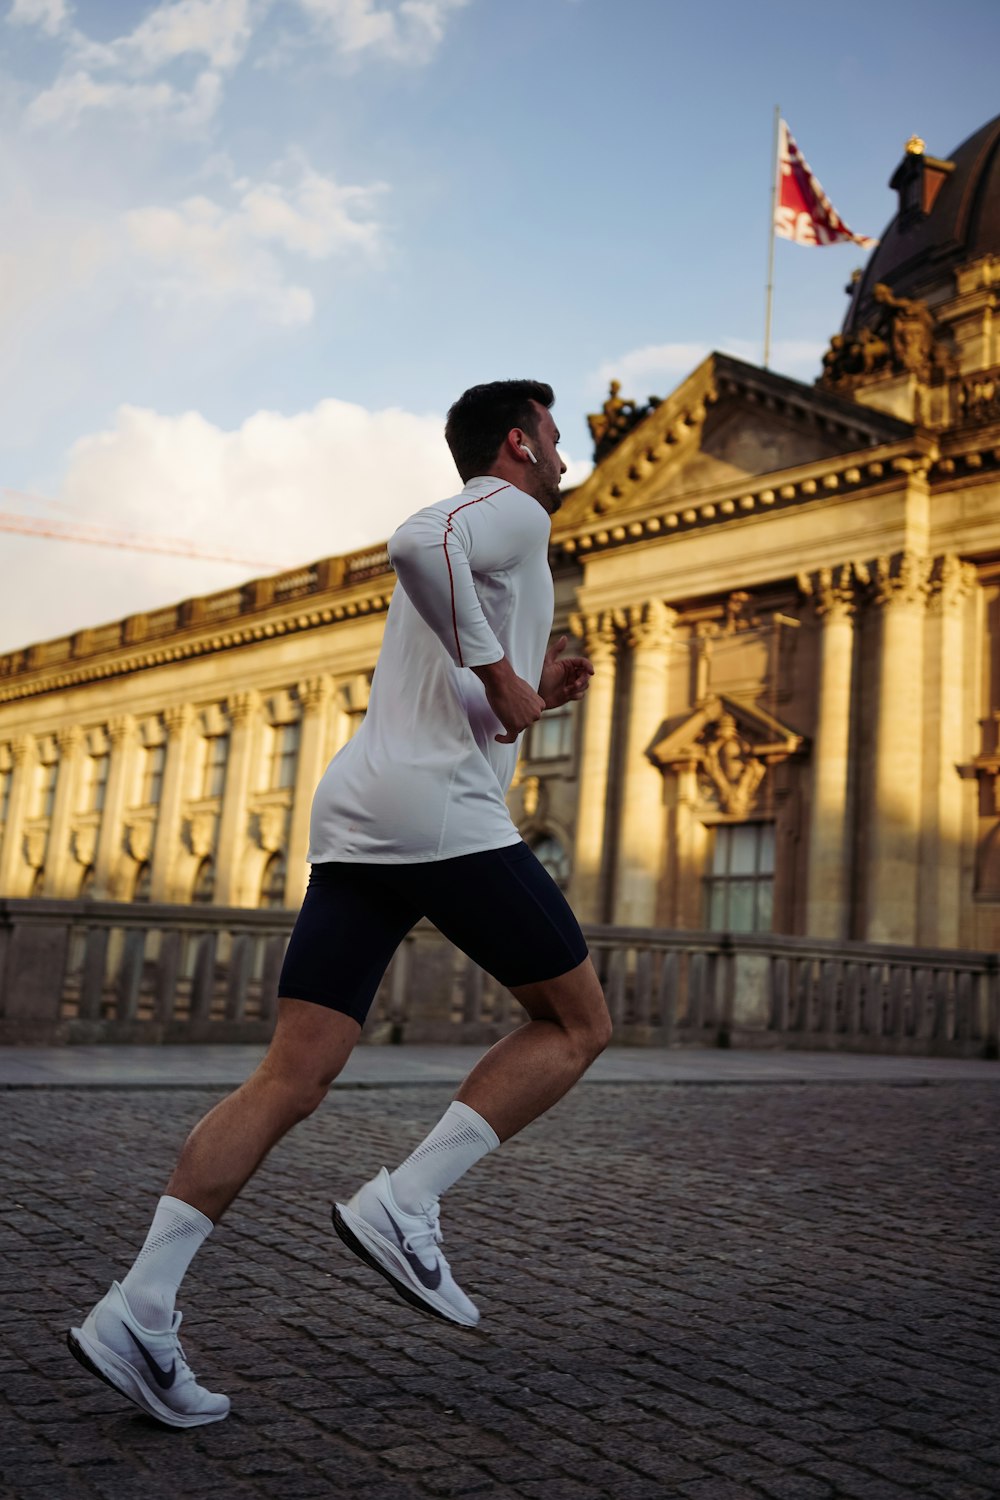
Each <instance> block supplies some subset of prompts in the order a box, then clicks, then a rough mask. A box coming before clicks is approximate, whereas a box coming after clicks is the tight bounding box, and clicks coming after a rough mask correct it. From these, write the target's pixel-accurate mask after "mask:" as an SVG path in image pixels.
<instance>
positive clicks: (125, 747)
mask: <svg viewBox="0 0 1000 1500" xmlns="http://www.w3.org/2000/svg"><path fill="white" fill-rule="evenodd" d="M108 741H109V743H110V746H111V759H110V764H109V766H108V784H107V786H106V787H105V790H104V809H103V811H102V813H101V831H100V833H99V834H98V838H97V857H96V859H95V861H94V884H93V893H94V895H95V896H97V897H103V898H104V899H105V900H107V901H117V900H121V899H122V892H121V875H122V870H121V852H122V847H123V845H122V841H123V838H124V834H125V819H124V812H125V797H126V795H127V793H128V778H129V773H130V772H131V770H132V755H133V752H134V750H135V719H134V718H133V717H132V715H131V714H119V715H118V716H117V717H116V718H114V719H111V720H109V721H108Z"/></svg>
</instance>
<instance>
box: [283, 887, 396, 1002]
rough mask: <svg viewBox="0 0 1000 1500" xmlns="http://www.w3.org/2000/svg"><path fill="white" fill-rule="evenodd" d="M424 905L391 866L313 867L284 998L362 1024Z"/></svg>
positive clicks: (286, 968)
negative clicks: (404, 887) (402, 887)
mask: <svg viewBox="0 0 1000 1500" xmlns="http://www.w3.org/2000/svg"><path fill="white" fill-rule="evenodd" d="M420 916H421V909H420V906H419V905H418V904H417V903H415V902H414V901H413V900H412V899H411V898H410V897H409V896H408V895H407V893H406V892H405V891H401V890H400V889H399V887H398V883H397V882H395V881H394V880H393V878H392V872H391V869H390V870H388V871H387V870H384V869H383V868H382V867H381V866H378V865H370V864H348V863H347V862H342V861H338V862H332V861H331V862H329V863H324V864H316V865H313V867H312V872H311V874H310V877H309V887H308V889H307V891H306V896H305V900H304V901H303V903H302V908H301V910H300V912H299V915H298V917H297V918H296V921H295V926H294V928H293V929H292V935H291V938H290V939H289V943H288V949H287V951H286V953H285V960H284V963H283V965H282V969H281V976H280V978H279V980H278V995H279V997H280V998H287V999H292V1000H304V1001H309V1002H310V1003H311V1004H313V1005H315V1006H323V1007H327V1008H329V1009H330V1010H333V1011H338V1012H340V1013H341V1014H343V1015H345V1016H349V1017H350V1018H351V1019H352V1020H354V1021H356V1022H357V1023H358V1025H359V1026H363V1025H364V1022H365V1017H366V1016H367V1014H368V1011H369V1008H370V1006H371V1003H372V1001H373V999H374V998H375V994H376V992H377V990H378V987H379V985H380V983H381V982H382V976H383V974H384V973H385V971H386V969H387V968H388V965H389V961H390V959H391V958H392V955H393V954H394V953H395V951H396V949H397V948H398V947H399V944H400V943H401V942H402V941H403V938H404V937H405V936H406V934H407V933H408V932H409V930H410V928H411V927H412V926H413V925H414V924H415V923H416V922H418V921H419V920H420Z"/></svg>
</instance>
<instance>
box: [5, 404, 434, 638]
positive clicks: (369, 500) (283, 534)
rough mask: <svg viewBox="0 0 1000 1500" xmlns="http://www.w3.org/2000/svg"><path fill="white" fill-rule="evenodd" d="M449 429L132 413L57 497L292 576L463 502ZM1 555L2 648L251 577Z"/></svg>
mask: <svg viewBox="0 0 1000 1500" xmlns="http://www.w3.org/2000/svg"><path fill="white" fill-rule="evenodd" d="M443 432H444V418H443V416H432V415H417V414H414V413H412V412H406V411H400V410H398V409H395V408H391V409H387V410H383V411H368V410H367V409H366V408H364V407H362V406H357V405H354V404H352V403H350V402H346V401H339V400H333V399H330V400H326V401H321V402H320V403H319V405H317V406H316V407H314V408H313V409H312V410H310V411H304V412H300V413H297V414H295V415H292V416H283V415H281V414H279V413H277V412H269V411H261V412H257V413H256V414H255V415H254V416H252V417H250V418H248V419H247V420H246V421H245V422H244V423H243V424H242V426H240V427H239V428H237V429H236V430H233V431H225V430H223V429H221V428H219V427H216V426H214V425H213V424H212V423H210V422H208V421H206V420H205V418H204V417H202V416H201V415H199V414H198V413H197V412H187V413H185V414H184V415H182V416H176V417H172V416H164V415H162V414H160V413H157V412H154V411H148V410H141V409H138V408H135V407H122V408H121V409H120V410H119V412H118V413H117V416H116V419H115V422H114V425H113V426H112V427H111V428H110V429H109V430H107V431H104V432H99V433H96V434H94V435H92V436H90V437H87V438H84V439H82V440H81V441H80V442H78V443H77V444H76V445H75V446H74V448H73V449H72V451H71V453H70V457H69V463H68V468H67V472H66V477H65V481H64V484H63V486H62V488H61V493H60V497H59V498H60V499H61V500H62V501H63V502H68V504H69V505H70V507H71V510H72V513H73V515H74V517H76V518H77V519H79V520H80V521H86V522H88V523H93V524H97V523H100V524H104V525H108V526H112V527H115V528H116V529H119V530H125V531H141V532H146V533H157V534H159V535H161V536H162V535H166V536H177V537H190V538H194V539H196V540H197V543H198V545H200V546H201V547H202V548H203V549H204V550H207V551H211V550H223V551H226V552H228V553H236V554H238V555H241V556H244V557H250V558H253V557H272V558H273V559H274V565H275V567H281V566H289V567H294V566H296V565H298V564H299V563H303V562H309V561H312V560H314V559H315V558H318V557H323V556H327V555H330V554H336V553H339V552H345V551H352V550H354V549H356V548H360V547H365V546H368V545H369V544H371V543H373V542H378V541H381V540H384V539H385V538H386V537H388V536H389V535H390V533H391V532H392V531H393V530H394V529H395V527H396V526H397V525H398V524H399V522H400V521H402V520H403V519H404V518H405V517H406V516H407V515H409V514H410V513H411V512H412V511H414V510H417V509H419V508H420V507H421V506H423V505H427V504H429V503H430V502H431V501H433V500H437V499H440V498H442V496H445V495H448V494H454V493H456V492H457V490H458V489H459V488H460V487H461V482H460V480H459V479H458V476H457V475H456V473H455V469H454V465H453V463H452V460H451V456H450V454H449V453H448V450H447V448H446V446H445V442H444V436H443ZM59 519H60V520H62V519H66V518H65V517H63V516H62V515H60V517H59ZM4 549H5V553H6V554H7V557H8V562H9V564H10V566H9V568H8V569H6V570H5V574H6V576H5V584H4V590H3V594H2V602H0V650H5V649H11V648H12V647H14V646H16V645H23V644H25V643H26V642H28V641H33V640H43V639H46V638H49V637H52V636H57V635H60V634H63V633H68V632H70V631H72V630H75V629H79V628H82V627H83V626H85V625H88V624H94V623H97V622H100V621H102V620H108V619H115V618H117V617H118V616H120V615H124V614H128V613H131V612H134V611H137V610H146V609H154V608H156V607H158V606H162V605H165V604H169V603H171V602H172V601H174V600H178V599H181V598H184V597H186V596H188V595H190V594H196V593H209V592H212V591H213V590H216V589H221V588H225V587H228V586H230V585H232V584H235V583H238V582H239V581H240V580H241V579H242V578H246V577H249V576H251V575H252V571H253V570H252V569H250V568H248V567H243V568H239V567H233V566H231V565H227V564H223V563H210V562H204V563H202V562H190V561H185V560H182V559H176V558H167V557H160V556H154V555H150V554H146V553H140V552H136V553H132V552H121V551H110V550H109V551H107V552H105V551H104V549H101V548H97V547H90V546H88V547H84V546H71V545H69V544H66V543H59V542H55V541H28V540H27V539H23V538H12V537H6V538H5V539H4ZM40 576H44V578H45V588H44V589H40V588H39V587H38V579H39V577H40Z"/></svg>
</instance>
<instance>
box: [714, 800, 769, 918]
mask: <svg viewBox="0 0 1000 1500" xmlns="http://www.w3.org/2000/svg"><path fill="white" fill-rule="evenodd" d="M705 887H706V892H705V893H706V898H707V899H706V911H707V917H708V922H707V925H708V927H709V928H710V929H711V930H712V931H713V932H770V931H771V925H772V919H773V907H774V824H773V823H720V824H719V825H718V826H717V827H716V829H715V839H714V843H713V847H712V872H711V874H710V875H709V876H708V877H707V878H706V881H705Z"/></svg>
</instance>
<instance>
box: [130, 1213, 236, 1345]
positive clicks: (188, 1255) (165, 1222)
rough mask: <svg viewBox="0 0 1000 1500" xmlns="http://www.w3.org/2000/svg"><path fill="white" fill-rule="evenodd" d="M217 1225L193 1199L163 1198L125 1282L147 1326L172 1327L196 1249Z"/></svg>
mask: <svg viewBox="0 0 1000 1500" xmlns="http://www.w3.org/2000/svg"><path fill="white" fill-rule="evenodd" d="M214 1227H215V1226H214V1225H213V1223H212V1221H211V1219H209V1218H206V1217H205V1215H204V1214H203V1213H200V1212H199V1210H198V1209H196V1208H192V1207H191V1205H190V1203H183V1202H182V1201H181V1199H180V1198H170V1197H163V1198H161V1199H160V1201H159V1203H158V1204H157V1205H156V1213H155V1214H154V1215H153V1222H152V1224H151V1225H150V1226H149V1233H148V1234H147V1236H146V1242H145V1244H144V1245H143V1247H142V1249H141V1250H140V1251H139V1254H138V1255H137V1256H136V1260H135V1265H134V1266H133V1267H132V1269H131V1271H129V1273H128V1275H127V1276H126V1277H125V1280H124V1281H123V1282H122V1284H121V1286H122V1291H123V1292H124V1293H125V1301H126V1302H127V1303H128V1305H129V1307H130V1308H131V1309H132V1315H133V1317H134V1318H136V1319H137V1321H138V1322H140V1323H141V1324H142V1326H143V1328H148V1329H149V1330H150V1331H151V1332H153V1333H162V1332H164V1331H165V1330H166V1329H168V1328H169V1327H170V1325H171V1323H172V1322H173V1317H174V1299H175V1298H176V1296H177V1288H178V1287H179V1286H180V1284H181V1281H182V1280H183V1278H184V1273H185V1271H186V1270H187V1268H188V1266H189V1265H190V1264H191V1262H192V1260H193V1259H194V1254H195V1251H196V1250H197V1249H198V1248H199V1247H200V1246H201V1244H202V1242H203V1241H204V1240H206V1239H207V1238H208V1236H209V1235H210V1234H211V1233H212V1230H213V1229H214Z"/></svg>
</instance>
